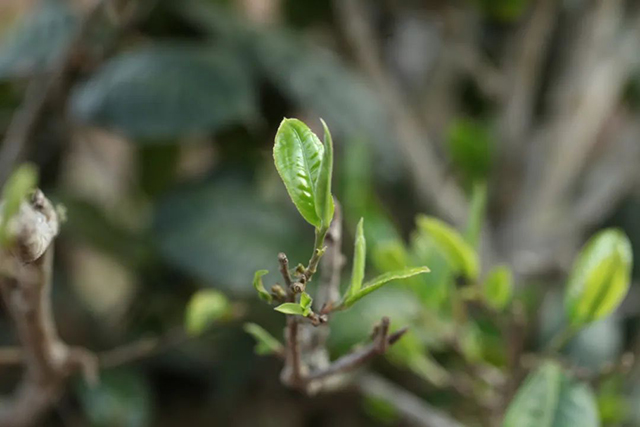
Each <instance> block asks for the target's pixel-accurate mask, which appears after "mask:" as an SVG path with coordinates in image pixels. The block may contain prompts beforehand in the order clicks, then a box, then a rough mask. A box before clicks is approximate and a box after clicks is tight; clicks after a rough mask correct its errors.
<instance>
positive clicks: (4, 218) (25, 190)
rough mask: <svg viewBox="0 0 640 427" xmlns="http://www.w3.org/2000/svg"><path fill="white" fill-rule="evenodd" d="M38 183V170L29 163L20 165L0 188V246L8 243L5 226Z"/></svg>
mask: <svg viewBox="0 0 640 427" xmlns="http://www.w3.org/2000/svg"><path fill="white" fill-rule="evenodd" d="M37 184H38V170H37V169H36V167H35V166H33V165H31V164H24V165H22V166H20V167H19V168H18V169H17V170H16V171H15V172H13V174H11V176H10V177H9V179H8V180H7V182H6V184H5V186H4V188H3V189H2V200H1V204H0V207H1V210H0V246H5V245H7V244H9V243H10V242H9V240H10V236H9V235H8V229H7V226H8V225H9V222H10V221H11V219H12V218H13V217H14V215H16V214H17V213H18V212H19V211H20V205H21V204H22V202H23V200H25V199H26V197H27V196H28V195H29V194H30V193H31V192H33V190H35V188H36V185H37Z"/></svg>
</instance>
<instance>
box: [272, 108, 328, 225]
mask: <svg viewBox="0 0 640 427" xmlns="http://www.w3.org/2000/svg"><path fill="white" fill-rule="evenodd" d="M323 156H324V147H323V146H322V143H321V142H320V140H319V139H318V137H317V136H316V135H315V134H314V133H313V132H311V130H310V129H309V128H308V127H307V125H305V124H304V123H302V122H301V121H300V120H297V119H284V120H283V121H282V123H281V124H280V127H279V128H278V132H277V133H276V142H275V145H274V147H273V159H274V161H275V165H276V169H277V170H278V173H279V174H280V177H281V178H282V181H283V182H284V185H285V187H286V188H287V192H288V193H289V197H291V200H292V201H293V204H294V205H295V206H296V208H297V209H298V211H299V212H300V214H301V215H302V216H303V217H304V219H305V220H307V222H309V223H310V224H311V225H314V226H315V227H316V228H320V227H321V226H322V218H321V217H320V216H319V215H318V211H317V208H316V204H317V203H318V195H317V192H316V185H317V183H318V178H319V176H320V168H321V166H322V159H323Z"/></svg>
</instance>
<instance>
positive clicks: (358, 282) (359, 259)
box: [345, 218, 367, 299]
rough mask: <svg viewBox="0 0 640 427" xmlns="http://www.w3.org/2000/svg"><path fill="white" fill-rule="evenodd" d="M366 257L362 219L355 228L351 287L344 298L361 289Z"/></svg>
mask: <svg viewBox="0 0 640 427" xmlns="http://www.w3.org/2000/svg"><path fill="white" fill-rule="evenodd" d="M366 255H367V242H366V240H365V238H364V218H360V221H359V222H358V227H357V228H356V240H355V245H354V251H353V272H352V273H351V285H350V286H349V289H347V293H346V295H345V298H347V299H348V298H351V297H353V296H354V295H355V294H357V293H358V292H359V291H360V289H361V288H362V281H363V280H364V267H365V260H366Z"/></svg>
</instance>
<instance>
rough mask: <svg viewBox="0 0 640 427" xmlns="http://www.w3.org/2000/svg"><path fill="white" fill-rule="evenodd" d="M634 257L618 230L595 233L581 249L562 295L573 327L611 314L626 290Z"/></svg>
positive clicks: (623, 235)
mask: <svg viewBox="0 0 640 427" xmlns="http://www.w3.org/2000/svg"><path fill="white" fill-rule="evenodd" d="M632 261H633V254H632V250H631V243H630V242H629V239H628V238H627V236H626V235H625V234H624V233H623V232H622V231H620V230H615V229H608V230H604V231H601V232H599V233H597V234H596V235H595V236H593V237H592V238H591V239H590V240H589V241H588V242H587V244H586V245H585V246H584V248H583V249H582V251H581V252H580V254H579V255H578V259H577V260H576V263H575V265H574V267H573V270H572V272H571V275H570V276H569V281H568V283H567V290H566V295H565V308H566V311H567V315H568V317H569V320H570V322H571V323H572V324H573V325H574V326H583V325H586V324H587V323H591V322H593V321H596V320H599V319H602V318H603V317H606V316H608V315H609V314H611V313H612V312H613V311H614V310H615V309H616V308H617V307H618V305H619V304H620V302H622V300H623V299H624V297H625V296H626V295H627V292H628V291H629V285H630V280H631V265H632Z"/></svg>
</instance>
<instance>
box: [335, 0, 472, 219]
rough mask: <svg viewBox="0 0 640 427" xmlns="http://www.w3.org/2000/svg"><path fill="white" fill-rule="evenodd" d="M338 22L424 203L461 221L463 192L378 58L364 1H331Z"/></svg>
mask: <svg viewBox="0 0 640 427" xmlns="http://www.w3.org/2000/svg"><path fill="white" fill-rule="evenodd" d="M334 6H335V9H336V11H337V12H338V21H339V22H340V24H341V26H342V30H343V31H344V33H345V35H346V36H347V38H348V40H349V42H350V44H351V47H352V48H353V50H354V52H355V55H356V58H357V60H358V61H359V63H360V64H361V66H362V68H363V69H364V71H365V72H366V73H367V75H368V76H369V78H370V79H371V81H372V82H373V84H374V85H375V86H376V89H377V90H378V91H379V92H380V98H381V100H382V101H384V102H385V104H386V107H387V110H388V112H389V114H390V117H391V118H392V120H393V124H394V128H395V131H396V135H397V140H398V143H399V145H400V147H399V148H400V152H401V154H402V155H403V157H404V159H405V162H406V163H407V165H408V166H409V173H410V175H411V177H412V178H413V181H414V186H415V190H416V192H417V194H418V195H419V197H420V198H421V199H422V202H423V203H426V204H428V205H431V206H434V207H435V208H436V209H437V210H438V212H439V213H440V214H441V215H442V216H443V217H445V218H447V219H449V220H451V221H452V222H454V223H455V224H459V225H460V224H463V223H464V221H465V219H466V214H467V200H466V198H465V196H464V193H463V192H462V191H461V190H460V188H459V187H458V186H457V185H456V183H455V182H454V180H453V179H452V178H451V177H448V176H447V173H446V171H445V169H444V166H443V162H442V161H441V159H439V158H438V156H437V153H436V152H435V149H434V147H433V145H432V144H431V142H430V141H429V137H428V133H427V131H426V129H424V127H423V126H422V123H421V122H420V120H419V119H418V117H417V115H416V113H415V112H414V111H412V110H411V109H410V108H409V107H408V103H407V102H406V100H405V99H404V97H403V94H402V91H401V90H400V88H399V87H398V84H397V82H396V81H394V80H393V78H392V77H391V76H390V75H389V74H388V72H387V70H386V69H385V67H384V64H383V63H382V61H381V60H380V52H379V50H378V47H377V45H376V43H375V40H376V35H375V33H374V31H373V29H372V25H371V22H370V19H369V16H368V10H367V4H365V3H363V2H362V1H360V0H339V1H335V2H334Z"/></svg>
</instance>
